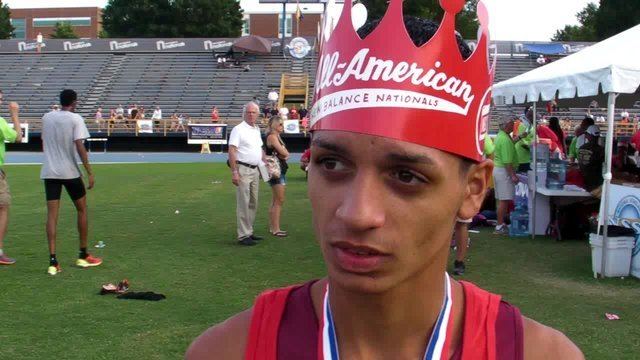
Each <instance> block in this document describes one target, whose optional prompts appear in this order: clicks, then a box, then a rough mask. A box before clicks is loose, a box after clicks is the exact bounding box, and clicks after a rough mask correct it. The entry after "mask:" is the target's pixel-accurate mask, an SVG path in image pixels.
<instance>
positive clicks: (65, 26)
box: [51, 22, 78, 39]
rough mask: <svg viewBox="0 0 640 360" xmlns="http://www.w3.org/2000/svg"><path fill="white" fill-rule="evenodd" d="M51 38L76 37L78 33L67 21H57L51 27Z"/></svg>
mask: <svg viewBox="0 0 640 360" xmlns="http://www.w3.org/2000/svg"><path fill="white" fill-rule="evenodd" d="M51 38H52V39H77V38H78V35H76V32H75V31H73V26H71V24H70V23H68V22H57V23H56V25H55V26H54V27H53V34H51Z"/></svg>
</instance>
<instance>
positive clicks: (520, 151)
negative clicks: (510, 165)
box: [513, 109, 533, 173]
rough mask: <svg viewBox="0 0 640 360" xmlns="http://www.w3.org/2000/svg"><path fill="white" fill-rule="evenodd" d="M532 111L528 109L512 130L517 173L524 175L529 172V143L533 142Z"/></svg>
mask: <svg viewBox="0 0 640 360" xmlns="http://www.w3.org/2000/svg"><path fill="white" fill-rule="evenodd" d="M532 122H533V110H532V109H529V110H528V111H527V115H526V116H523V117H520V119H519V123H518V126H517V127H515V128H514V130H513V136H514V142H515V149H516V162H515V164H516V165H517V171H518V172H521V173H526V172H527V171H529V170H531V150H530V147H531V142H532V141H533V129H532V125H531V124H532Z"/></svg>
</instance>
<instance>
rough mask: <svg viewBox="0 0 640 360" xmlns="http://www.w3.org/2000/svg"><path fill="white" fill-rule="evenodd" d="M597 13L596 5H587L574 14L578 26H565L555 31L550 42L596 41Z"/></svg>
mask: <svg viewBox="0 0 640 360" xmlns="http://www.w3.org/2000/svg"><path fill="white" fill-rule="evenodd" d="M598 13H599V9H598V6H597V5H596V4H594V3H589V4H587V6H585V8H584V9H582V10H580V11H579V12H578V13H577V14H576V17H577V18H578V23H580V25H565V27H564V29H560V30H557V31H556V33H555V35H553V37H552V38H551V41H598V36H597V35H596V22H597V19H598Z"/></svg>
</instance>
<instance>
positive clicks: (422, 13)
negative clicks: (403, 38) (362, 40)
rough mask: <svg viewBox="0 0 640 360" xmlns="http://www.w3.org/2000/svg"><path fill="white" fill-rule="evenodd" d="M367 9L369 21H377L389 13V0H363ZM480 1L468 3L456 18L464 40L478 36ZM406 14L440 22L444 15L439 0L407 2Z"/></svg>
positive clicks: (457, 26) (405, 4)
mask: <svg viewBox="0 0 640 360" xmlns="http://www.w3.org/2000/svg"><path fill="white" fill-rule="evenodd" d="M362 3H363V4H364V5H365V6H366V7H367V12H368V18H369V20H375V19H378V18H381V17H383V16H384V13H385V12H386V11H387V4H388V1H387V0H362ZM477 3H478V0H472V1H467V3H466V5H465V7H464V9H463V10H462V11H461V12H460V13H459V14H458V16H457V17H456V30H458V32H459V33H460V35H462V37H463V38H464V39H475V38H476V37H477V34H478V26H479V25H478V24H479V23H478V20H477V15H476V4H477ZM403 9H404V14H405V15H411V16H417V17H420V18H424V19H431V20H434V21H436V22H439V21H440V19H442V16H443V15H444V10H442V8H441V7H440V3H439V1H438V0H405V1H404V4H403Z"/></svg>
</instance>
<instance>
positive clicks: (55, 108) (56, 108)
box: [51, 104, 60, 111]
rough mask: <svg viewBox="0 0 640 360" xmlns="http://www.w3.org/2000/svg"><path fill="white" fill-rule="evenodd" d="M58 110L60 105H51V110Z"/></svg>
mask: <svg viewBox="0 0 640 360" xmlns="http://www.w3.org/2000/svg"><path fill="white" fill-rule="evenodd" d="M58 110H60V107H59V106H58V105H57V104H53V105H51V111H58Z"/></svg>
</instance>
